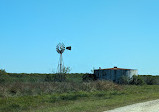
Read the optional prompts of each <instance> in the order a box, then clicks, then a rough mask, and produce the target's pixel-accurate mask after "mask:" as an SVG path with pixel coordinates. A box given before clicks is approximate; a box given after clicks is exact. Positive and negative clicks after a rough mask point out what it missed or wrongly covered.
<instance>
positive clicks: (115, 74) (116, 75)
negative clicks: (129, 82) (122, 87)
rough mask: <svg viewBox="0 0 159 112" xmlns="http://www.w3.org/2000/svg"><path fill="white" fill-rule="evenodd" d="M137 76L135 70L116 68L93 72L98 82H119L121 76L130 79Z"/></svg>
mask: <svg viewBox="0 0 159 112" xmlns="http://www.w3.org/2000/svg"><path fill="white" fill-rule="evenodd" d="M137 74H138V71H137V69H124V68H117V67H114V68H107V69H101V68H99V69H95V70H94V75H95V76H96V78H97V79H98V80H110V81H113V82H119V81H120V78H121V77H122V76H125V77H127V78H129V79H131V78H132V76H133V75H137Z"/></svg>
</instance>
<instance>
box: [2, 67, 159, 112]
mask: <svg viewBox="0 0 159 112" xmlns="http://www.w3.org/2000/svg"><path fill="white" fill-rule="evenodd" d="M87 75H90V74H65V80H64V81H62V82H61V80H60V81H59V80H58V77H57V76H58V75H57V74H25V73H22V74H15V73H7V72H5V70H0V111H1V112H18V111H22V112H28V111H30V112H35V111H36V112H49V111H53V112H101V111H105V110H109V109H112V108H115V107H119V106H124V105H127V104H132V103H136V102H141V101H146V100H152V99H157V98H159V86H158V85H157V84H158V77H157V76H144V75H143V76H134V77H133V80H131V81H128V82H127V79H126V78H123V79H122V80H124V81H125V82H123V84H122V85H119V84H115V83H113V82H109V81H98V80H95V81H92V80H88V81H83V78H86V77H87ZM90 76H92V75H90ZM124 84H126V85H124ZM130 84H131V85H130ZM154 84H155V85H154Z"/></svg>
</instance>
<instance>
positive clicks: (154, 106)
mask: <svg viewBox="0 0 159 112" xmlns="http://www.w3.org/2000/svg"><path fill="white" fill-rule="evenodd" d="M104 112H159V100H153V101H148V102H143V103H137V104H133V105H128V106H125V107H120V108H116V109H114V110H109V111H104Z"/></svg>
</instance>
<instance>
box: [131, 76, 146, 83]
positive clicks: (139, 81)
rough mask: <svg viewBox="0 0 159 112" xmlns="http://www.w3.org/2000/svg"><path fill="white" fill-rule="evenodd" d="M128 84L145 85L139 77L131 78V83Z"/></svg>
mask: <svg viewBox="0 0 159 112" xmlns="http://www.w3.org/2000/svg"><path fill="white" fill-rule="evenodd" d="M130 84H134V85H144V84H146V83H145V81H144V80H143V78H141V76H139V75H138V76H136V75H134V76H133V79H132V81H131V82H130Z"/></svg>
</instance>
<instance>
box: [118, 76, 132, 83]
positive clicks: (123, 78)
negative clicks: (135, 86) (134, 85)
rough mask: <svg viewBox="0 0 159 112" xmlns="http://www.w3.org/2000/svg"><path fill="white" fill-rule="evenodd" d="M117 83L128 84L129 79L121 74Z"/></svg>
mask: <svg viewBox="0 0 159 112" xmlns="http://www.w3.org/2000/svg"><path fill="white" fill-rule="evenodd" d="M118 83H119V84H129V83H130V79H129V78H128V77H126V76H121V77H120V79H119V82H118Z"/></svg>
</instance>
